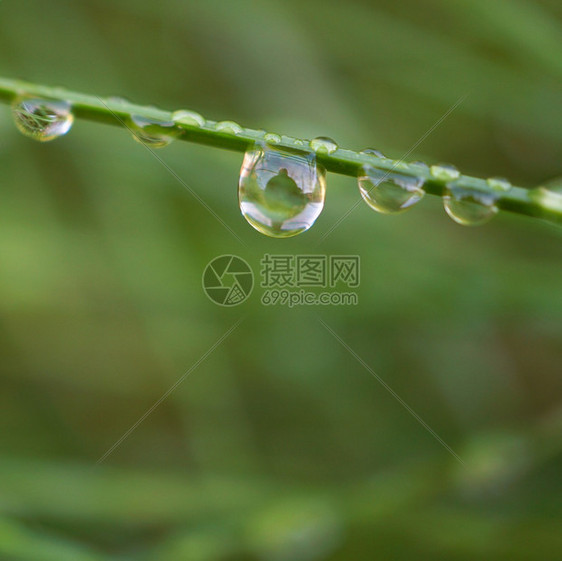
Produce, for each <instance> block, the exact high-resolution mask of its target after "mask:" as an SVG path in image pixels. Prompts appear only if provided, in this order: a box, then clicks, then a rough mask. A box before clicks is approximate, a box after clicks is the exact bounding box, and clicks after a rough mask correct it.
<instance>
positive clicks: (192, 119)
mask: <svg viewBox="0 0 562 561" xmlns="http://www.w3.org/2000/svg"><path fill="white" fill-rule="evenodd" d="M172 121H174V123H177V124H179V125H188V126H190V127H203V126H204V125H205V119H204V118H203V117H202V116H201V115H199V113H196V112H195V111H189V110H188V109H178V110H177V111H174V112H173V113H172Z"/></svg>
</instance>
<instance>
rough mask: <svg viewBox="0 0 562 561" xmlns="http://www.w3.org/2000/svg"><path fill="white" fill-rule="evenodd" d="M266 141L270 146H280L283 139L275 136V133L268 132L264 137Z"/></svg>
mask: <svg viewBox="0 0 562 561" xmlns="http://www.w3.org/2000/svg"><path fill="white" fill-rule="evenodd" d="M264 140H265V141H266V142H267V143H268V144H279V143H280V142H281V137H280V136H279V135H278V134H275V133H274V132H268V133H266V135H265V136H264Z"/></svg>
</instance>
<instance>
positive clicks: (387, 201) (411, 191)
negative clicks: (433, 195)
mask: <svg viewBox="0 0 562 561" xmlns="http://www.w3.org/2000/svg"><path fill="white" fill-rule="evenodd" d="M358 183H359V192H360V193H361V196H362V197H363V200H364V201H365V202H366V203H367V204H368V205H369V206H370V207H371V208H372V209H373V210H376V211H377V212H380V213H382V214H399V213H401V212H404V211H406V210H408V209H409V208H412V207H413V206H414V205H415V204H417V203H419V202H420V201H421V200H422V199H423V196H424V195H425V191H424V190H423V184H424V180H423V178H422V177H412V176H409V175H404V174H402V173H396V172H389V171H384V170H380V169H377V168H374V167H373V166H370V165H365V166H363V168H362V172H361V175H360V176H359V178H358Z"/></svg>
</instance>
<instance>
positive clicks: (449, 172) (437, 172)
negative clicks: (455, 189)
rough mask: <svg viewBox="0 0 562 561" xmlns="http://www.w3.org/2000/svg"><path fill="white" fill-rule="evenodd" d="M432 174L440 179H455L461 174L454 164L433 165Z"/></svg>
mask: <svg viewBox="0 0 562 561" xmlns="http://www.w3.org/2000/svg"><path fill="white" fill-rule="evenodd" d="M430 171H431V175H432V176H433V177H434V178H435V179H439V180H440V181H453V180H455V179H458V178H459V177H460V175H461V173H460V171H459V170H458V169H457V168H456V167H455V166H454V165H453V164H437V165H434V166H431V168H430Z"/></svg>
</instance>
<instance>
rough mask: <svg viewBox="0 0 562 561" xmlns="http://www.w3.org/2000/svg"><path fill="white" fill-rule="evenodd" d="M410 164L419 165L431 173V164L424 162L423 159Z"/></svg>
mask: <svg viewBox="0 0 562 561" xmlns="http://www.w3.org/2000/svg"><path fill="white" fill-rule="evenodd" d="M410 165H412V166H417V167H418V168H420V169H422V170H423V171H424V172H426V173H429V166H428V165H427V164H426V163H425V162H422V161H421V160H417V161H415V162H412V163H411V164H410Z"/></svg>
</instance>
